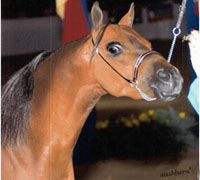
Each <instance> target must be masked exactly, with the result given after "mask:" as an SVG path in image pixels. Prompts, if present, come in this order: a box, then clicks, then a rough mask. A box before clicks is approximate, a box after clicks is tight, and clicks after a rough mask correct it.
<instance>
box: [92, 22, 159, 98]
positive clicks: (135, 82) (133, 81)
mask: <svg viewBox="0 0 200 180" xmlns="http://www.w3.org/2000/svg"><path fill="white" fill-rule="evenodd" d="M108 25H109V23H108V24H106V26H105V27H104V28H103V30H102V31H101V32H100V33H99V34H98V35H97V38H96V39H97V40H96V43H95V42H94V39H93V37H92V43H93V46H94V48H93V51H92V56H91V58H90V62H91V60H92V58H93V56H94V55H95V53H97V54H98V55H99V56H100V57H101V59H102V60H103V61H104V62H105V63H106V64H107V65H108V66H110V68H111V69H112V70H113V71H114V72H116V73H117V74H118V75H119V76H120V77H121V78H123V79H124V80H125V81H127V82H128V83H129V84H130V86H131V87H133V88H135V89H136V90H137V91H138V92H139V94H140V95H141V96H142V97H143V99H145V100H146V101H154V100H156V99H157V98H151V97H148V96H147V95H146V94H145V93H144V92H143V91H142V90H141V89H140V88H139V87H138V80H137V76H138V70H139V66H140V64H141V63H142V61H143V60H144V59H145V58H146V57H147V56H150V55H152V54H159V55H160V53H158V52H156V51H147V52H145V53H143V54H142V55H140V56H139V57H138V58H137V60H136V63H135V66H134V72H133V78H132V79H127V78H126V77H124V76H123V75H122V74H121V73H120V72H118V71H117V70H116V69H115V68H114V67H113V66H112V65H111V64H110V63H109V62H108V61H107V60H106V59H105V58H104V56H103V55H102V54H101V53H100V51H99V49H98V45H99V43H100V42H101V40H102V38H103V35H104V33H105V30H106V28H107V27H108Z"/></svg>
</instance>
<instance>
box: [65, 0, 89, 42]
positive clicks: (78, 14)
mask: <svg viewBox="0 0 200 180" xmlns="http://www.w3.org/2000/svg"><path fill="white" fill-rule="evenodd" d="M88 34H89V28H88V24H87V20H86V18H85V15H84V10H83V6H82V4H81V0H67V2H66V3H65V10H64V25H63V34H62V44H66V43H68V42H70V41H74V40H78V39H80V38H82V37H84V36H86V35H88Z"/></svg>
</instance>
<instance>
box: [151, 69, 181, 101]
mask: <svg viewBox="0 0 200 180" xmlns="http://www.w3.org/2000/svg"><path fill="white" fill-rule="evenodd" d="M182 86H183V78H182V76H181V74H180V72H179V71H178V69H176V68H175V67H172V68H166V67H164V68H159V69H157V70H156V71H155V77H154V80H153V83H152V84H151V87H152V88H153V90H154V94H155V96H156V97H157V98H158V99H160V100H162V101H171V100H173V99H175V98H176V97H177V96H178V95H179V94H180V93H181V90H182Z"/></svg>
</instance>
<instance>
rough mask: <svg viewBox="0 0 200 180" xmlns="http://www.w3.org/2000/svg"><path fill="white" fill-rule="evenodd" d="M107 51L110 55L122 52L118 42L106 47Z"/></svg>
mask: <svg viewBox="0 0 200 180" xmlns="http://www.w3.org/2000/svg"><path fill="white" fill-rule="evenodd" d="M107 50H108V52H109V53H110V54H111V55H114V56H116V55H119V54H120V53H121V52H122V47H121V45H120V43H119V42H111V43H109V44H108V45H107Z"/></svg>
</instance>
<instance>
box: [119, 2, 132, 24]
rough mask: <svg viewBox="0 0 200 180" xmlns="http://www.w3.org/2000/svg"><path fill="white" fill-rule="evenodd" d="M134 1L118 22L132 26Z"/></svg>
mask: <svg viewBox="0 0 200 180" xmlns="http://www.w3.org/2000/svg"><path fill="white" fill-rule="evenodd" d="M134 7H135V6H134V3H131V6H130V9H129V11H128V12H127V13H126V14H125V15H124V16H123V17H122V18H121V20H120V21H119V23H118V24H120V25H126V26H130V27H132V26H133V21H134V16H135V10H134Z"/></svg>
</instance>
